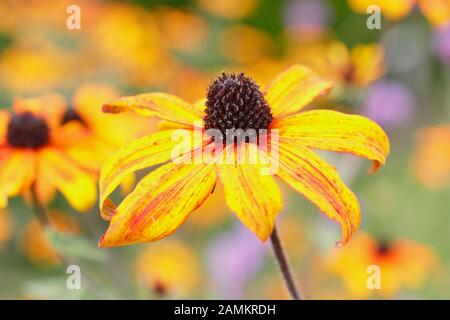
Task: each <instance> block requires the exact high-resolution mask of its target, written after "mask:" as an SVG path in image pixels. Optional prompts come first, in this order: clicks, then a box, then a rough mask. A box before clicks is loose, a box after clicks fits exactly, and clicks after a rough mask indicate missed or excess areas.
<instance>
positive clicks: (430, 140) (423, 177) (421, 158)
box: [412, 124, 450, 189]
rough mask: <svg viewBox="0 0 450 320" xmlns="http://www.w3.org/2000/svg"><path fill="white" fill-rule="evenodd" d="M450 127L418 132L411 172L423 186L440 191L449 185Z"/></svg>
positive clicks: (446, 125) (426, 129)
mask: <svg viewBox="0 0 450 320" xmlns="http://www.w3.org/2000/svg"><path fill="white" fill-rule="evenodd" d="M449 141H450V125H448V124H443V125H439V126H434V127H430V128H425V129H422V130H421V131H420V134H419V137H418V141H417V147H416V151H415V153H414V156H413V159H412V171H413V173H414V175H415V176H416V177H417V179H418V180H419V181H420V182H421V183H422V184H424V185H425V186H427V187H429V188H433V189H442V188H444V187H446V186H448V185H449V184H450V145H449V143H448V142H449Z"/></svg>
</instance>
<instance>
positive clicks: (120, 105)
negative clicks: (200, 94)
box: [103, 92, 203, 126]
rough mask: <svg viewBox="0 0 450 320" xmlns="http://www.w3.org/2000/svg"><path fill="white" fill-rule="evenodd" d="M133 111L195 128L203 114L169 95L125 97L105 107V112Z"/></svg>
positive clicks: (155, 94)
mask: <svg viewBox="0 0 450 320" xmlns="http://www.w3.org/2000/svg"><path fill="white" fill-rule="evenodd" d="M126 110H132V111H135V112H136V113H139V114H141V115H143V116H147V117H152V116H154V117H157V118H160V119H163V120H168V121H173V122H177V123H181V124H187V125H190V126H194V124H195V122H199V121H202V117H203V114H202V113H201V112H200V111H199V110H198V109H197V108H194V107H193V106H192V105H191V104H190V103H188V102H186V101H184V100H182V99H181V98H178V97H176V96H174V95H170V94H167V93H161V92H155V93H144V94H140V95H137V96H130V97H123V98H120V99H118V100H115V101H112V102H110V103H107V104H105V105H103V111H104V112H109V113H118V112H123V111H126Z"/></svg>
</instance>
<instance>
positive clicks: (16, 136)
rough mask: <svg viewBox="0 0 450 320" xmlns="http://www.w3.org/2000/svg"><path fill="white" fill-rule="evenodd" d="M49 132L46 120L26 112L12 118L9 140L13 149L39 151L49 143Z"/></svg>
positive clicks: (9, 126)
mask: <svg viewBox="0 0 450 320" xmlns="http://www.w3.org/2000/svg"><path fill="white" fill-rule="evenodd" d="M49 131H50V130H49V127H48V125H47V123H46V122H45V120H44V118H42V117H39V116H36V115H34V114H32V113H31V112H24V113H21V114H16V115H13V116H12V117H11V119H10V121H9V124H8V131H7V140H8V143H9V144H10V145H11V146H13V147H17V148H32V149H37V148H39V147H42V146H43V145H45V144H47V143H48V141H49Z"/></svg>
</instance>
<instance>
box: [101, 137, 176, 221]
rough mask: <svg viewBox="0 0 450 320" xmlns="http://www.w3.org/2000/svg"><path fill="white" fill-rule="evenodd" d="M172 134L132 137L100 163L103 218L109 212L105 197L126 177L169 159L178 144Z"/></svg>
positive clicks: (107, 218) (108, 203)
mask: <svg viewBox="0 0 450 320" xmlns="http://www.w3.org/2000/svg"><path fill="white" fill-rule="evenodd" d="M172 133H173V130H166V131H161V132H157V133H153V134H151V135H148V136H145V137H142V138H139V139H136V140H134V141H132V142H130V143H129V144H128V145H126V146H124V147H123V148H121V149H120V150H119V151H118V152H117V153H115V154H114V155H113V156H112V157H111V158H109V159H108V160H107V161H106V162H105V163H104V165H103V167H102V170H101V173H100V212H101V215H102V217H103V218H104V219H106V220H109V219H110V218H111V215H112V214H113V211H111V210H110V209H111V208H113V207H114V206H113V204H112V202H111V201H107V200H108V197H109V196H110V194H111V193H112V192H113V191H114V190H115V189H116V188H117V186H118V185H119V184H120V183H121V182H122V181H123V180H124V179H125V178H126V177H127V176H129V175H130V174H131V173H134V172H136V171H137V170H140V169H144V168H148V167H152V166H154V165H158V164H161V163H163V162H166V161H168V160H170V158H171V155H172V150H173V149H174V148H175V146H177V145H178V144H179V143H180V142H179V141H176V140H174V139H173V138H172ZM111 206H112V207H111Z"/></svg>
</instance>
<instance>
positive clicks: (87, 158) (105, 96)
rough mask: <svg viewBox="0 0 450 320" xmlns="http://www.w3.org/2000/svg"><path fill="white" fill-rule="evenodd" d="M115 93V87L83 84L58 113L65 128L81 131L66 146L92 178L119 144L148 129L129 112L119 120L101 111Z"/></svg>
mask: <svg viewBox="0 0 450 320" xmlns="http://www.w3.org/2000/svg"><path fill="white" fill-rule="evenodd" d="M118 96H119V92H118V91H117V90H116V88H115V87H114V86H111V85H107V84H99V83H86V84H83V85H82V86H80V87H79V88H77V90H76V91H75V93H74V96H73V98H72V100H71V103H70V104H69V105H67V104H65V110H64V113H63V115H62V116H61V120H60V122H61V124H62V125H63V126H65V127H71V128H66V130H73V131H80V132H83V133H84V136H83V137H82V138H80V139H79V140H78V141H77V143H76V144H73V145H71V146H69V147H68V148H67V149H66V151H67V153H68V154H69V156H70V157H71V158H72V159H75V161H76V162H77V163H78V164H79V165H80V166H81V167H82V168H84V169H86V170H87V171H88V172H91V173H92V174H93V176H94V177H95V178H97V177H98V174H99V172H100V168H101V165H102V164H103V162H104V161H105V160H106V159H107V158H108V157H110V156H111V155H112V154H113V153H114V152H115V151H116V150H117V149H118V148H119V147H120V146H122V145H124V144H125V143H127V142H128V141H130V140H133V139H135V138H137V137H139V136H141V135H143V134H144V133H148V132H149V131H150V130H149V122H148V121H144V120H146V119H142V118H141V117H139V116H137V115H136V114H134V113H132V112H130V113H128V114H126V115H124V117H123V118H122V119H118V118H117V117H114V116H112V115H109V114H105V113H102V112H101V106H102V104H103V102H104V101H107V100H111V99H116V98H117V97H118ZM111 133H114V134H111ZM94 150H95V152H94ZM122 186H124V185H123V184H122Z"/></svg>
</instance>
